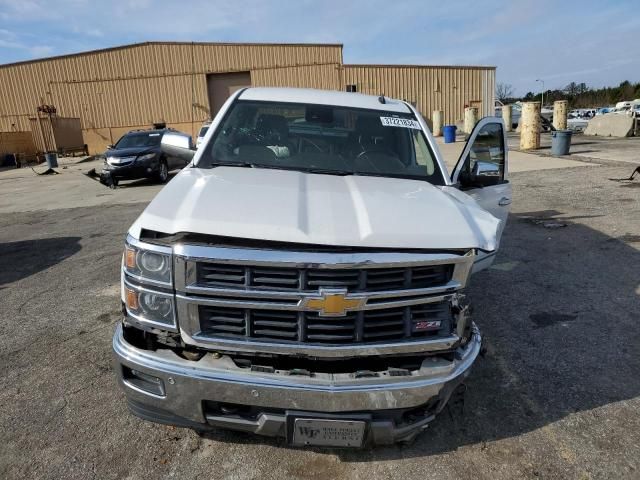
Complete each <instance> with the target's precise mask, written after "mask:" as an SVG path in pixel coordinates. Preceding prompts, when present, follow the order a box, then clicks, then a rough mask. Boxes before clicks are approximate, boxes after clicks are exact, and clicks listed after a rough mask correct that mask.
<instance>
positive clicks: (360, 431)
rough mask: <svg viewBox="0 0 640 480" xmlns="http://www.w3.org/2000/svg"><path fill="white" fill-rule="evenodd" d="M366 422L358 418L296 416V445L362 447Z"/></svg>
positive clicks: (294, 433)
mask: <svg viewBox="0 0 640 480" xmlns="http://www.w3.org/2000/svg"><path fill="white" fill-rule="evenodd" d="M365 427H366V423H365V422H362V421H358V420H320V419H312V418H296V419H295V421H294V423H293V440H292V443H293V444H294V445H319V446H331V447H361V446H362V441H363V440H364V432H365Z"/></svg>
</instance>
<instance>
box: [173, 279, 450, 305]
mask: <svg viewBox="0 0 640 480" xmlns="http://www.w3.org/2000/svg"><path fill="white" fill-rule="evenodd" d="M460 288H462V284H461V283H460V282H457V281H451V282H449V283H447V284H445V285H442V286H439V287H430V288H415V289H409V290H381V291H376V292H371V291H364V292H350V293H349V295H361V296H365V297H367V298H368V299H369V300H372V299H373V300H375V299H378V298H388V297H417V296H421V295H434V294H436V293H444V292H453V291H454V290H459V289H460ZM185 292H187V293H196V294H201V295H209V296H214V297H238V298H258V299H263V298H266V299H277V300H300V299H304V298H309V297H310V298H316V297H317V296H318V291H308V290H307V291H299V290H298V291H297V290H289V291H282V290H258V289H252V288H248V289H239V288H228V287H198V286H194V285H187V286H186V287H185Z"/></svg>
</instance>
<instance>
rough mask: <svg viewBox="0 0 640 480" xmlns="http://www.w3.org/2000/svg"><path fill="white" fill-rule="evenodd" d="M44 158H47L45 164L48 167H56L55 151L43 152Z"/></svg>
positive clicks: (56, 157)
mask: <svg viewBox="0 0 640 480" xmlns="http://www.w3.org/2000/svg"><path fill="white" fill-rule="evenodd" d="M44 158H45V159H46V160H47V166H48V167H49V168H58V154H57V153H45V154H44Z"/></svg>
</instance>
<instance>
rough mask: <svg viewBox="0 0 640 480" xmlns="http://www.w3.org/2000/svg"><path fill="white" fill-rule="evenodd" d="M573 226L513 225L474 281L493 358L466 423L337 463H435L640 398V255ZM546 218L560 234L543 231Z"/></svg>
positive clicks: (468, 405) (442, 422)
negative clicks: (428, 459) (438, 457)
mask: <svg viewBox="0 0 640 480" xmlns="http://www.w3.org/2000/svg"><path fill="white" fill-rule="evenodd" d="M561 215H562V214H561V213H560V212H557V211H541V212H530V213H526V214H519V215H512V216H511V218H510V219H509V222H510V223H509V226H508V227H507V229H506V232H505V235H504V237H503V241H502V245H501V253H500V254H499V256H498V258H497V260H496V263H495V264H494V266H493V267H492V268H491V269H489V270H486V271H484V272H481V273H479V274H477V275H476V277H475V278H474V280H473V281H472V285H471V286H470V288H469V292H468V293H469V297H470V300H471V301H472V302H473V304H474V318H475V321H476V322H477V324H478V325H479V326H480V329H481V330H482V332H483V335H484V339H485V345H486V346H487V350H488V352H487V355H486V356H485V357H484V358H480V359H479V360H478V362H477V364H476V365H475V367H474V370H473V371H472V373H471V376H470V377H469V379H468V380H467V386H468V390H467V395H466V399H465V408H464V414H463V415H460V414H459V413H454V414H451V415H449V414H448V413H447V409H445V410H444V411H443V412H442V413H441V414H440V415H439V416H438V417H437V418H436V420H435V421H434V422H433V423H432V424H431V426H430V427H429V428H428V429H427V430H426V431H425V432H424V433H423V434H422V435H420V436H419V437H418V438H417V439H416V441H415V442H414V443H413V444H411V445H409V446H394V447H388V448H377V449H374V450H370V451H367V452H360V453H357V452H351V451H344V450H343V451H335V452H334V453H336V454H338V455H339V456H340V457H341V459H342V460H343V461H347V462H362V461H371V460H385V459H399V458H407V457H420V456H429V455H433V454H438V453H443V452H449V451H453V450H456V449H457V448H458V447H460V446H463V445H471V444H479V443H480V444H482V443H484V442H490V441H494V440H499V439H503V438H509V437H515V436H518V435H521V434H523V433H527V432H531V431H533V430H537V429H540V428H542V427H544V426H546V425H549V424H552V423H554V422H557V421H558V420H562V419H563V418H565V417H567V416H568V415H571V414H573V413H576V412H583V411H588V410H592V409H596V408H598V407H602V406H605V405H608V404H611V403H615V402H619V401H623V400H628V399H632V398H635V397H637V396H638V395H640V378H639V377H638V371H640V310H639V309H638V304H639V303H640V269H639V265H640V252H639V251H638V250H636V249H634V248H632V247H630V246H628V245H626V244H625V243H624V241H623V240H624V239H626V238H627V236H625V235H623V233H624V232H621V237H620V238H612V237H609V236H607V235H604V234H602V233H600V232H598V231H596V230H593V229H591V228H588V227H586V226H584V225H580V224H574V223H571V221H570V219H569V218H568V217H562V216H561ZM545 218H546V219H549V220H550V221H549V222H548V223H546V224H547V225H553V227H552V228H548V227H545V222H540V221H532V219H537V220H539V219H545ZM558 224H566V227H558Z"/></svg>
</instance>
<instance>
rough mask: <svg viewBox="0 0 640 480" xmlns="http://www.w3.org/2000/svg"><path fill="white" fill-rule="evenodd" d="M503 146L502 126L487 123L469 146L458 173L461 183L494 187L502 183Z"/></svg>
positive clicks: (495, 123)
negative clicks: (467, 153)
mask: <svg viewBox="0 0 640 480" xmlns="http://www.w3.org/2000/svg"><path fill="white" fill-rule="evenodd" d="M504 171H505V145H504V133H503V131H502V125H501V124H500V123H497V122H493V123H487V124H486V125H484V126H482V127H481V129H480V130H479V131H478V133H477V135H476V137H475V140H474V141H473V143H472V144H471V145H470V149H469V155H468V156H467V158H466V159H465V162H464V165H463V167H462V171H461V172H460V181H461V183H462V184H463V185H464V184H467V185H471V184H475V183H478V184H479V185H478V186H481V185H489V184H492V185H495V184H497V183H501V182H502V181H504V173H505V172H504Z"/></svg>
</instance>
